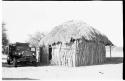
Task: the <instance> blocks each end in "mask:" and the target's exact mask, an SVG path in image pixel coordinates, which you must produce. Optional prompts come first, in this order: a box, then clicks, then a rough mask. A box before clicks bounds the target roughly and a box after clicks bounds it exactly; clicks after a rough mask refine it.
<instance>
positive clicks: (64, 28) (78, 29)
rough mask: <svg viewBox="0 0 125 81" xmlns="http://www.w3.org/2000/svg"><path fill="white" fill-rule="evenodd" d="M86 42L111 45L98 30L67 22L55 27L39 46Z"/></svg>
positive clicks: (86, 25)
mask: <svg viewBox="0 0 125 81" xmlns="http://www.w3.org/2000/svg"><path fill="white" fill-rule="evenodd" d="M82 38H84V39H85V40H86V41H95V42H101V43H103V44H104V45H113V44H112V42H111V41H110V40H109V39H108V38H107V37H106V36H105V35H104V34H102V33H100V32H99V31H98V30H96V29H94V28H93V27H91V26H89V25H88V24H86V23H85V22H82V21H73V20H71V21H68V22H65V23H63V24H62V25H59V26H56V27H55V28H54V29H53V30H52V31H51V32H50V33H48V35H46V36H45V37H44V38H43V39H42V40H41V41H40V44H41V45H42V44H44V45H52V44H54V43H59V42H61V43H69V42H70V41H71V39H75V40H77V39H82Z"/></svg>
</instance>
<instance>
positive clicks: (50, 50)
mask: <svg viewBox="0 0 125 81" xmlns="http://www.w3.org/2000/svg"><path fill="white" fill-rule="evenodd" d="M51 59H52V47H51V45H49V61H50V60H51Z"/></svg>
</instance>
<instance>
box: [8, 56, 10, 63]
mask: <svg viewBox="0 0 125 81" xmlns="http://www.w3.org/2000/svg"><path fill="white" fill-rule="evenodd" d="M7 64H9V65H10V57H9V56H8V57H7Z"/></svg>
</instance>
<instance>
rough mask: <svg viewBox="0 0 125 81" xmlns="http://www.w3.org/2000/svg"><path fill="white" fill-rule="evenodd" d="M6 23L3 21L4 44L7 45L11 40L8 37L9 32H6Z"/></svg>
mask: <svg viewBox="0 0 125 81" xmlns="http://www.w3.org/2000/svg"><path fill="white" fill-rule="evenodd" d="M5 25H6V24H5V23H2V45H3V46H6V45H8V43H9V40H8V38H7V33H6V31H7V30H6V28H5Z"/></svg>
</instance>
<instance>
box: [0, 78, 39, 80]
mask: <svg viewBox="0 0 125 81" xmlns="http://www.w3.org/2000/svg"><path fill="white" fill-rule="evenodd" d="M2 80H39V79H32V78H2Z"/></svg>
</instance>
